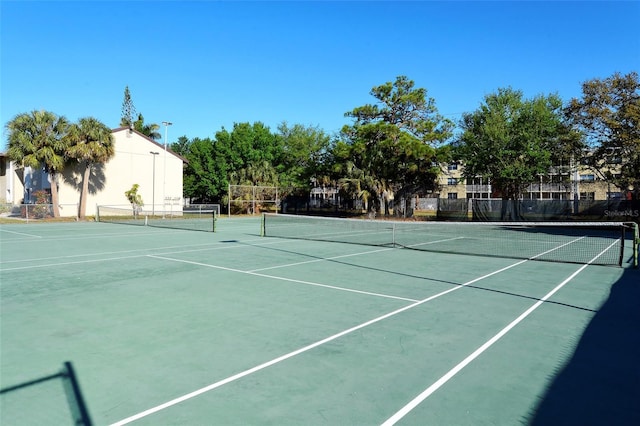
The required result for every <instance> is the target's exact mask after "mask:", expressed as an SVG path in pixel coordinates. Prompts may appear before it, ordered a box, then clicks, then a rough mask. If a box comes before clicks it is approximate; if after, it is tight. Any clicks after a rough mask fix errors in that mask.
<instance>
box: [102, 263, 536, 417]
mask: <svg viewBox="0 0 640 426" xmlns="http://www.w3.org/2000/svg"><path fill="white" fill-rule="evenodd" d="M524 262H527V260H521V261H519V262H516V263H513V264H511V265H509V266H506V267H504V268H501V269H498V270H496V271H493V272H491V273H488V274H486V275H483V276H481V277H478V278H475V279H473V280H471V281H468V282H466V283H464V284H460V285H458V286H456V287H452V288H450V289H448V290H445V291H442V292H440V293H438V294H435V295H433V296H430V297H428V298H426V299H422V300H420V301H418V302H415V303H412V304H410V305H407V306H405V307H403V308H400V309H397V310H395V311H392V312H389V313H387V314H385V315H382V316H379V317H377V318H374V319H372V320H369V321H367V322H363V323H362V324H359V325H357V326H355V327H352V328H349V329H347V330H344V331H341V332H340V333H337V334H334V335H333V336H329V337H326V338H324V339H322V340H318V341H317V342H315V343H312V344H310V345H307V346H304V347H302V348H300V349H297V350H295V351H293V352H289V353H288V354H285V355H282V356H280V357H277V358H274V359H272V360H270V361H267V362H265V363H263V364H260V365H257V366H255V367H253V368H250V369H248V370H245V371H242V372H240V373H238V374H235V375H233V376H230V377H227V378H226V379H223V380H220V381H218V382H215V383H212V384H210V385H208V386H205V387H203V388H200V389H198V390H195V391H193V392H190V393H188V394H185V395H182V396H180V397H178V398H175V399H172V400H171V401H167V402H165V403H164V404H160V405H157V406H155V407H152V408H149V409H148V410H145V411H142V412H140V413H138V414H135V415H133V416H130V417H127V418H126V419H123V420H120V421H118V422H116V423H113V424H111V426H123V425H126V424H128V423H131V422H133V421H136V420H139V419H141V418H143V417H146V416H149V415H151V414H153V413H156V412H158V411H161V410H164V409H166V408H169V407H171V406H173V405H176V404H179V403H181V402H184V401H186V400H189V399H191V398H195V397H196V396H198V395H201V394H203V393H205V392H209V391H211V390H214V389H216V388H219V387H221V386H223V385H226V384H228V383H231V382H233V381H236V380H238V379H241V378H243V377H245V376H248V375H250V374H253V373H256V372H258V371H260V370H263V369H265V368H267V367H271V366H272V365H275V364H278V363H280V362H282V361H285V360H287V359H289V358H292V357H294V356H296V355H300V354H302V353H304V352H307V351H309V350H311V349H314V348H316V347H318V346H320V345H323V344H325V343H328V342H331V341H332V340H335V339H338V338H339V337H342V336H345V335H347V334H350V333H353V332H354V331H357V330H360V329H362V328H364V327H368V326H370V325H372V324H375V323H377V322H380V321H382V320H385V319H387V318H390V317H392V316H394V315H398V314H400V313H402V312H404V311H407V310H409V309H413V308H415V307H416V306H420V305H422V304H424V303H427V302H429V301H431V300H434V299H437V298H438V297H441V296H444V295H445V294H448V293H451V292H453V291H456V290H459V289H461V288H464V287H466V286H469V285H471V284H473V283H475V282H478V281H480V280H483V279H485V278H488V277H490V276H492V275H496V274H499V273H500V272H503V271H506V270H507V269H511V268H513V267H515V266H517V265H520V264H522V263H524ZM205 266H206V265H205Z"/></svg>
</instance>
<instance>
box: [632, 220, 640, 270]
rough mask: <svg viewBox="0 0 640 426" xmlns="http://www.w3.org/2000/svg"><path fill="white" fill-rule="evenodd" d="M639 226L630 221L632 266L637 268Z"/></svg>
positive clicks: (639, 244)
mask: <svg viewBox="0 0 640 426" xmlns="http://www.w3.org/2000/svg"><path fill="white" fill-rule="evenodd" d="M639 228H640V226H639V225H638V223H636V222H631V229H632V232H633V237H632V241H633V267H634V268H636V269H638V248H639V246H640V229H639Z"/></svg>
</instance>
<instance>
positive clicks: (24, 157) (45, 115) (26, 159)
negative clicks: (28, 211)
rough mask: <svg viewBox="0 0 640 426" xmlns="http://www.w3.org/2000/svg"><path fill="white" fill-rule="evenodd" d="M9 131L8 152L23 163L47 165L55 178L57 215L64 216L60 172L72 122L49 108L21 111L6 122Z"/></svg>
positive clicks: (26, 165)
mask: <svg viewBox="0 0 640 426" xmlns="http://www.w3.org/2000/svg"><path fill="white" fill-rule="evenodd" d="M6 128H7V130H8V132H9V137H8V140H9V149H8V151H7V156H8V158H9V159H10V160H12V161H15V162H16V163H19V165H20V167H31V168H37V167H41V166H42V167H44V170H45V171H46V172H47V173H48V174H49V178H50V181H51V204H53V216H54V217H59V216H60V209H59V207H58V186H57V181H58V179H57V178H58V173H59V172H61V171H62V169H63V168H64V166H65V153H66V151H67V146H68V138H67V133H68V131H69V122H68V121H67V119H66V118H65V117H58V116H57V115H56V114H54V113H52V112H49V111H32V112H30V113H22V114H18V115H17V116H16V117H15V118H14V119H13V120H11V121H9V122H8V123H7V125H6Z"/></svg>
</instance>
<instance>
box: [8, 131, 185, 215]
mask: <svg viewBox="0 0 640 426" xmlns="http://www.w3.org/2000/svg"><path fill="white" fill-rule="evenodd" d="M112 134H113V139H114V141H113V142H114V146H115V155H114V156H113V157H112V158H111V159H110V160H109V161H108V162H107V163H105V164H98V165H96V166H95V167H94V169H93V170H92V173H91V178H90V182H89V194H88V197H87V203H86V212H85V214H86V215H87V216H93V215H95V213H96V205H109V206H122V207H125V206H126V207H128V206H129V202H128V200H127V198H126V196H125V192H126V191H128V190H129V189H131V187H132V186H133V185H134V184H138V185H139V189H138V194H140V195H141V196H142V199H143V201H144V209H145V210H149V211H151V210H152V209H155V210H156V211H162V210H173V211H176V210H178V209H181V208H182V177H183V165H184V162H185V161H186V160H185V159H184V158H183V157H181V156H179V155H178V154H176V153H174V152H172V151H171V150H169V149H168V148H167V150H166V151H165V149H164V148H165V147H164V146H163V145H162V144H159V143H157V142H156V141H154V140H153V139H150V138H148V137H146V136H145V135H143V134H141V133H139V132H136V131H135V130H129V128H128V127H123V128H118V129H114V130H113V131H112ZM3 157H4V156H3ZM1 163H2V167H1V170H0V172H1V173H0V190H2V195H4V200H5V201H6V202H7V203H9V204H13V205H19V204H22V203H31V202H34V201H35V200H34V199H33V197H32V194H33V192H34V191H37V190H48V191H50V188H51V183H50V182H49V179H48V176H47V174H46V173H45V172H44V171H42V170H32V169H30V168H19V167H17V165H16V164H14V163H12V162H10V161H8V160H7V159H6V157H5V158H2V161H1ZM82 174H83V170H82V167H80V166H76V167H73V166H70V167H68V168H67V169H65V170H64V172H63V173H61V174H60V175H59V176H58V195H59V200H58V202H59V205H60V215H61V216H66V217H74V216H77V214H78V204H79V202H80V191H81V187H82Z"/></svg>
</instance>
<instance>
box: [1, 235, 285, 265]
mask: <svg viewBox="0 0 640 426" xmlns="http://www.w3.org/2000/svg"><path fill="white" fill-rule="evenodd" d="M247 241H254V240H247ZM255 241H260V240H255ZM285 242H286V240H278V241H270V242H265V243H263V244H253V245H252V246H261V245H267V244H283V243H285ZM200 245H204V246H212V247H203V248H194V249H185V250H177V251H171V252H168V253H161V254H179V253H193V252H198V251H207V250H222V249H225V250H226V249H229V250H231V249H237V248H245V247H247V246H246V245H244V244H237V245H229V244H228V243H224V242H222V241H217V242H214V243H206V244H196V245H194V244H187V245H184V246H173V247H172V246H169V247H158V248H147V249H134V250H121V251H114V252H102V253H95V254H76V255H67V256H53V257H44V258H42V257H40V258H36V259H20V260H7V261H0V264H8V263H24V262H36V261H41V260H56V259H72V258H76V257H88V256H103V255H106V254H120V253H131V252H136V251H147V252H148V251H157V250H167V249H173V248H180V247H197V246H200ZM148 254H149V253H143V254H138V255H133V256H128V257H127V256H120V257H109V258H106V259H92V260H81V261H77V262H63V263H48V264H44V265H29V266H22V267H14V268H0V272H4V271H15V270H22V269H37V268H49V267H52V266H68V265H74V264H82V263H87V262H100V261H105V262H108V261H111V260H122V259H135V258H138V257H144V256H147V255H148Z"/></svg>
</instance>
